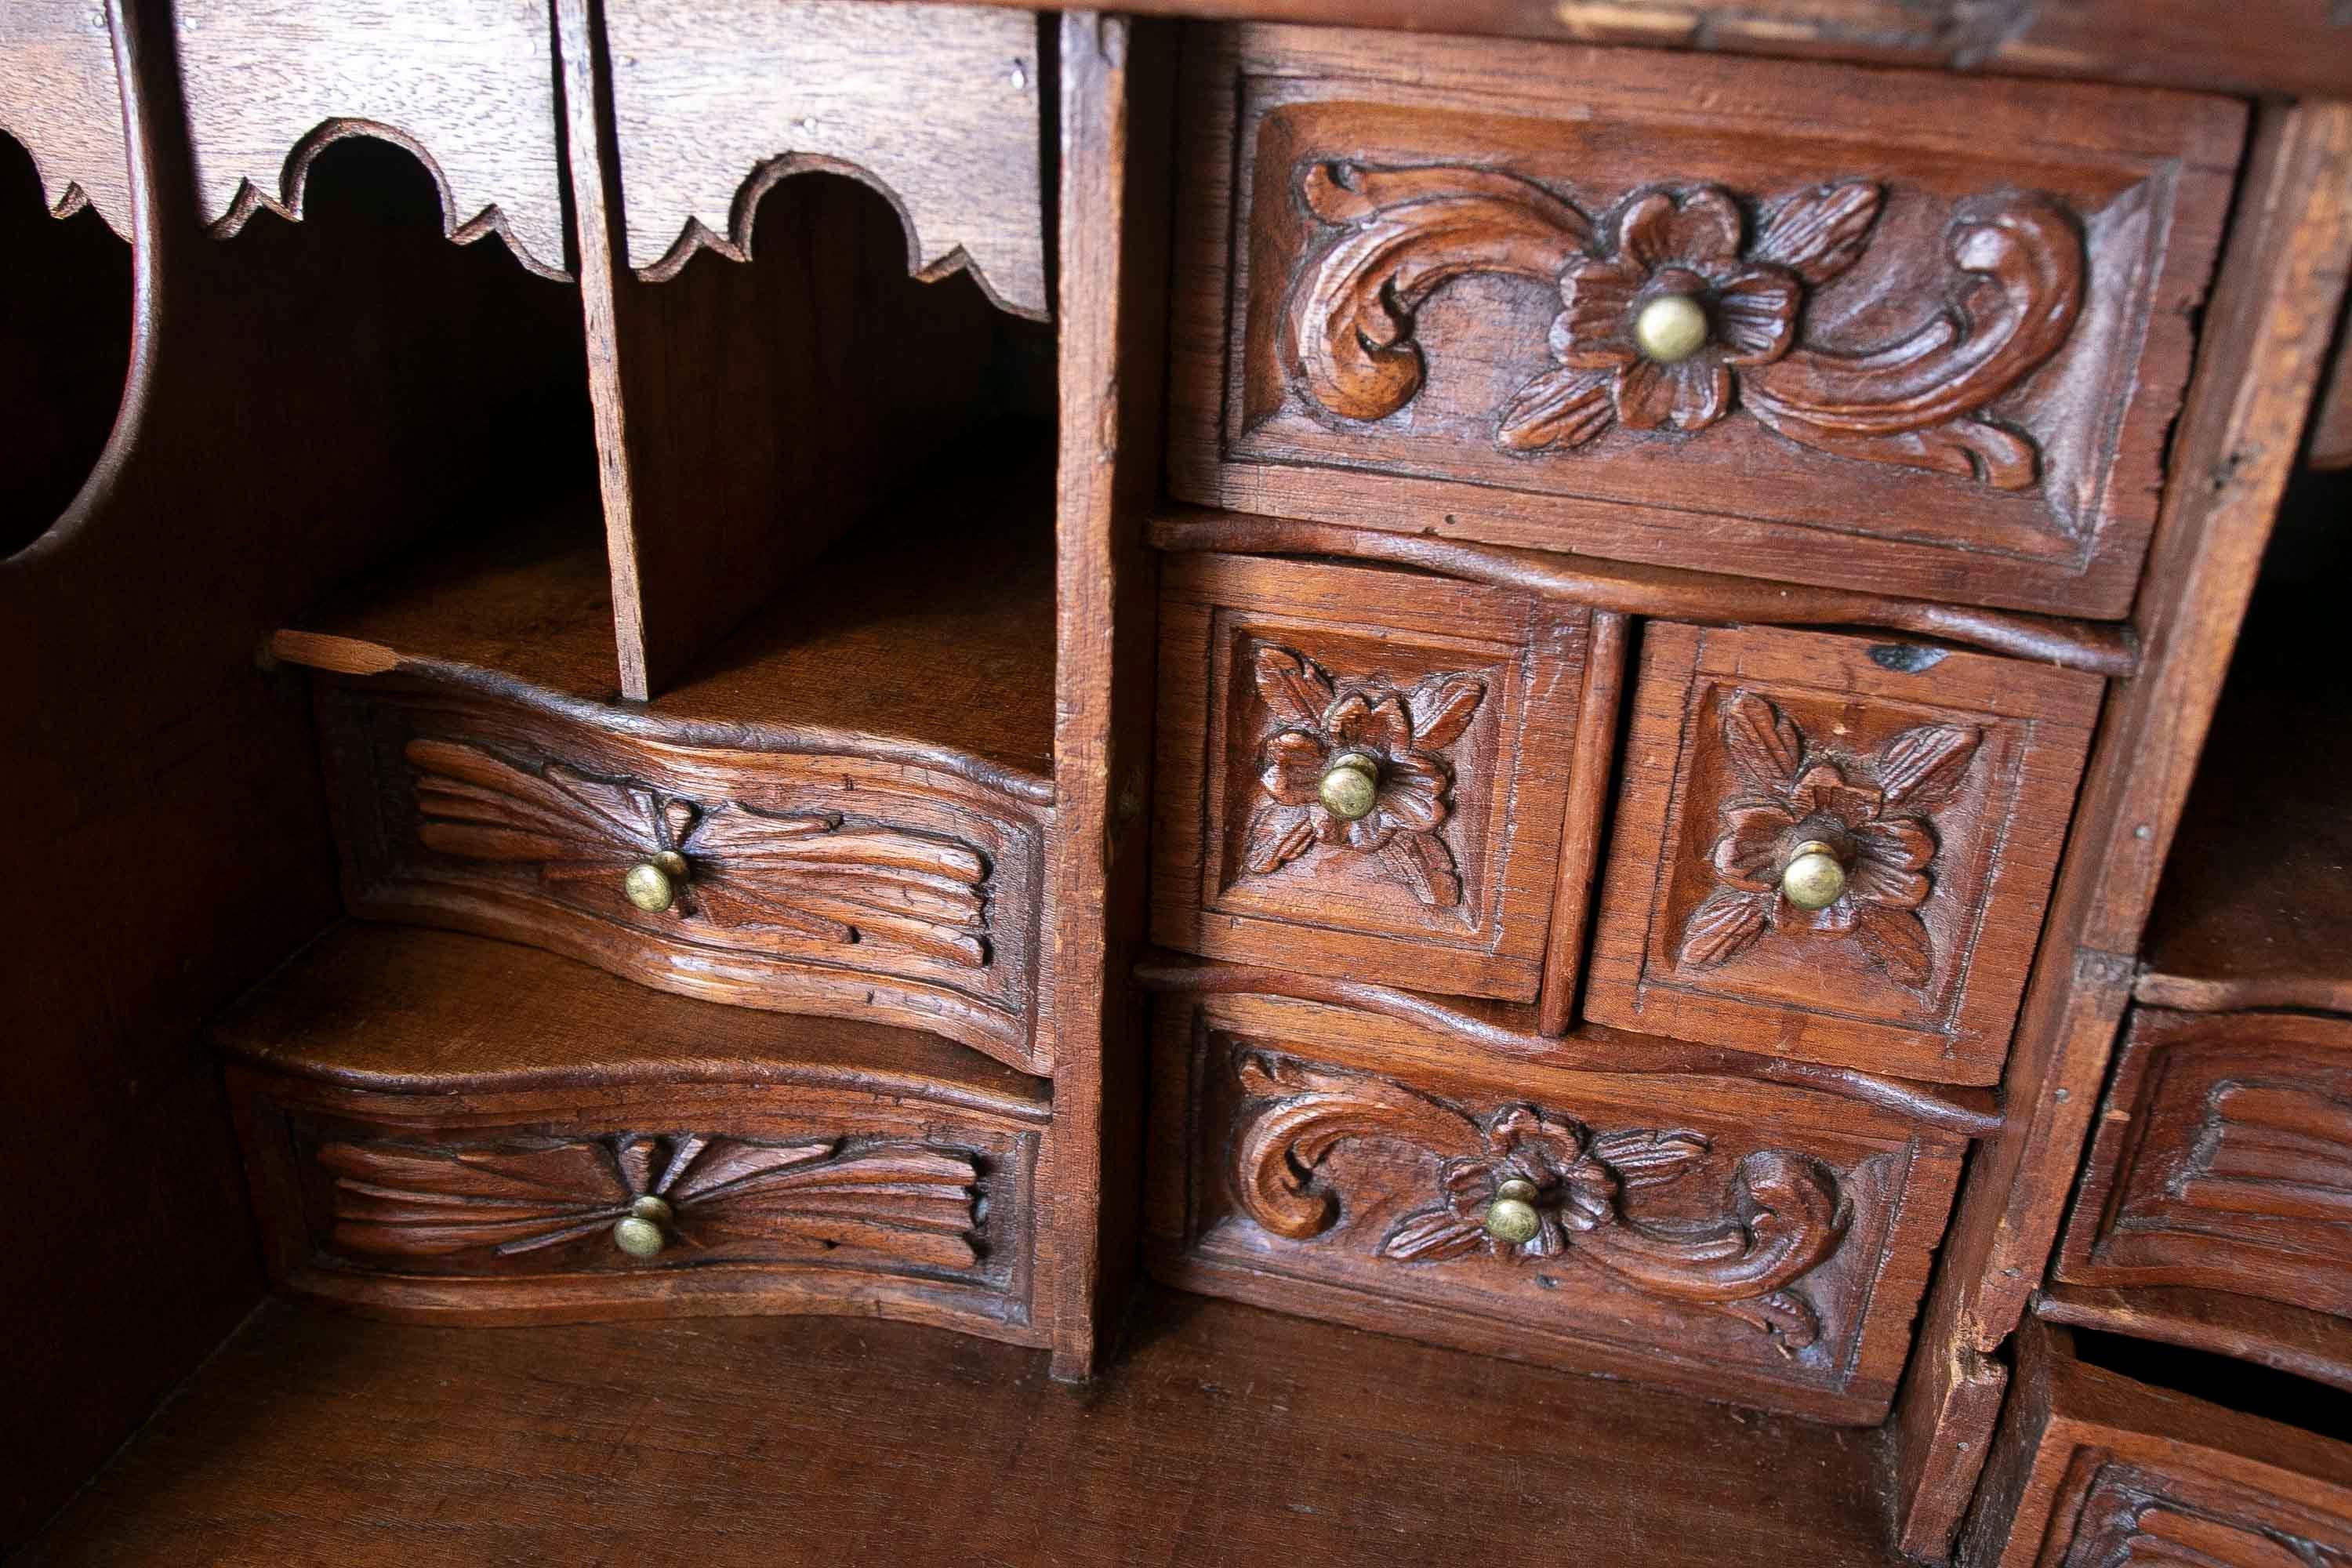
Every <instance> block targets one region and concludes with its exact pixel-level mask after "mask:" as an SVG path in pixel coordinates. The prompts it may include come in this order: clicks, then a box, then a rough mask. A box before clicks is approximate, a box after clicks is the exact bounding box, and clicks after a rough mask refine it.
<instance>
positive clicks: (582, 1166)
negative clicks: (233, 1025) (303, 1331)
mask: <svg viewBox="0 0 2352 1568" xmlns="http://www.w3.org/2000/svg"><path fill="white" fill-rule="evenodd" d="M317 1158H318V1163H319V1164H320V1167H321V1168H322V1169H324V1170H325V1171H327V1172H328V1173H330V1174H331V1175H332V1177H333V1178H334V1192H333V1200H332V1213H333V1216H334V1229H333V1235H332V1241H333V1245H334V1247H336V1248H337V1249H338V1250H339V1251H343V1252H348V1253H357V1254H362V1255H373V1256H377V1257H384V1258H410V1259H422V1258H456V1259H458V1260H460V1261H463V1260H467V1259H468V1258H470V1259H473V1260H475V1261H478V1262H488V1261H490V1260H492V1259H495V1258H513V1257H517V1256H520V1255H523V1254H528V1253H533V1252H539V1251H541V1250H544V1249H546V1248H550V1247H562V1246H564V1245H566V1244H568V1243H572V1242H576V1241H580V1240H583V1239H584V1238H587V1237H592V1236H598V1235H602V1234H604V1233H608V1232H610V1231H611V1230H612V1229H613V1227H614V1226H615V1225H616V1224H618V1223H620V1222H621V1221H623V1220H625V1219H627V1218H629V1217H631V1216H632V1215H642V1213H643V1209H642V1206H641V1205H639V1204H638V1200H640V1199H643V1198H647V1197H651V1198H657V1199H659V1200H661V1202H662V1204H663V1205H667V1211H668V1213H667V1218H666V1219H664V1220H662V1221H661V1222H660V1223H661V1226H662V1233H663V1239H664V1241H665V1242H666V1243H667V1244H671V1245H674V1246H676V1247H677V1248H678V1249H679V1250H680V1252H681V1254H682V1255H683V1256H687V1257H689V1258H690V1257H691V1256H692V1254H693V1253H694V1252H696V1251H697V1250H700V1249H707V1248H718V1247H742V1246H744V1245H747V1244H749V1245H752V1246H755V1247H760V1248H761V1249H763V1250H770V1251H782V1252H786V1253H823V1252H829V1251H831V1250H833V1249H834V1248H835V1247H850V1248H854V1249H856V1250H857V1251H860V1252H865V1253H872V1254H878V1255H881V1256H884V1257H888V1258H897V1259H898V1260H899V1261H902V1262H906V1263H910V1264H917V1265H920V1266H923V1267H927V1268H971V1266H972V1265H973V1264H974V1263H975V1262H977V1261H978V1258H979V1256H980V1254H979V1250H978V1245H979V1219H978V1211H977V1205H978V1203H979V1181H980V1175H979V1170H978V1166H977V1164H976V1163H975V1162H974V1160H973V1157H972V1156H971V1155H970V1154H968V1153H964V1152H960V1151H952V1150H942V1149H934V1148H931V1147H929V1146H928V1145H925V1144H917V1143H872V1142H857V1143H851V1142H841V1141H838V1140H824V1141H818V1142H801V1143H762V1142H751V1141H749V1140H746V1139H740V1138H724V1137H709V1136H706V1135H703V1134H700V1133H674V1134H670V1135H667V1136H658V1137H656V1136H648V1135H645V1134H639V1133H626V1134H621V1135H617V1136H614V1137H608V1138H594V1139H573V1140H562V1139H520V1140H515V1141H511V1142H499V1143H491V1144H488V1145H482V1146H469V1147H448V1146H444V1145H438V1144H415V1143H399V1142H388V1141H352V1142H329V1143H324V1144H321V1145H320V1148H319V1151H318V1156H317Z"/></svg>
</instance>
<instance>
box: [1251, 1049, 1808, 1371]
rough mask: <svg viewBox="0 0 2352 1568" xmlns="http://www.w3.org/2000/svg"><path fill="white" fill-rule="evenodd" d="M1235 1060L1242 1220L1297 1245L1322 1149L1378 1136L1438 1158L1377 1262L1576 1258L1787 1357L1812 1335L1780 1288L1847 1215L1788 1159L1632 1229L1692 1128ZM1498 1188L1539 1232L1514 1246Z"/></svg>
mask: <svg viewBox="0 0 2352 1568" xmlns="http://www.w3.org/2000/svg"><path fill="white" fill-rule="evenodd" d="M1235 1070H1236V1073H1237V1077H1238V1079H1239V1082H1240V1084H1241V1088H1242V1091H1243V1093H1244V1095H1246V1096H1247V1097H1249V1099H1250V1100H1253V1101H1255V1104H1253V1105H1252V1106H1251V1107H1250V1108H1249V1109H1248V1110H1247V1111H1246V1113H1245V1114H1244V1118H1243V1121H1242V1124H1241V1131H1240V1135H1239V1137H1238V1138H1237V1140H1236V1142H1235V1144H1234V1148H1235V1160H1234V1189H1235V1191H1236V1192H1237V1194H1239V1196H1240V1199H1241V1203H1242V1207H1243V1208H1244V1210H1245V1211H1246V1212H1247V1213H1248V1215H1249V1216H1250V1217H1251V1218H1252V1219H1253V1220H1255V1222H1256V1223H1257V1224H1259V1225H1260V1226H1264V1227H1265V1228H1266V1229H1267V1230H1270V1231H1272V1232H1274V1233H1275V1234H1276V1235H1277V1236H1284V1237H1290V1238H1292V1239H1294V1240H1304V1239H1306V1238H1307V1237H1313V1236H1318V1235H1320V1234H1321V1233H1322V1232H1323V1231H1325V1230H1327V1229H1328V1228H1329V1227H1330V1226H1331V1225H1332V1224H1333V1223H1334V1221H1335V1220H1336V1219H1337V1218H1338V1215H1339V1205H1340V1203H1341V1201H1342V1195H1341V1194H1335V1193H1334V1192H1333V1191H1331V1190H1330V1188H1329V1187H1328V1184H1326V1183H1325V1182H1324V1180H1323V1178H1322V1177H1321V1176H1320V1175H1319V1172H1320V1169H1321V1167H1322V1164H1323V1162H1324V1160H1325V1158H1326V1157H1327V1156H1328V1155H1329V1153H1330V1152H1331V1151H1332V1150H1333V1149H1334V1148H1336V1147H1337V1146H1338V1145H1339V1143H1340V1142H1344V1141H1346V1140H1349V1139H1357V1138H1360V1139H1377V1140H1385V1141H1389V1142H1395V1143H1401V1144H1403V1145H1405V1146H1407V1147H1409V1148H1411V1149H1413V1150H1416V1151H1419V1152H1423V1153H1428V1154H1434V1155H1436V1156H1438V1157H1440V1159H1441V1160H1442V1161H1443V1163H1442V1165H1441V1166H1440V1170H1439V1176H1438V1181H1437V1185H1436V1191H1435V1192H1434V1193H1433V1194H1432V1196H1433V1202H1432V1203H1431V1204H1430V1205H1428V1206H1426V1207H1423V1208H1419V1209H1415V1210H1413V1211H1412V1212H1411V1213H1409V1214H1407V1215H1403V1216H1402V1218H1400V1219H1398V1220H1397V1221H1396V1222H1395V1224H1394V1225H1392V1226H1391V1227H1390V1228H1389V1230H1388V1233H1387V1234H1386V1235H1385V1236H1384V1237H1382V1238H1381V1243H1380V1246H1379V1247H1378V1249H1377V1254H1378V1256H1380V1257H1381V1258H1389V1259H1391V1260H1393V1261H1396V1262H1400V1263H1409V1264H1420V1263H1429V1262H1435V1261H1442V1260H1445V1259H1452V1258H1466V1257H1471V1256H1474V1255H1479V1254H1484V1255H1486V1256H1490V1257H1496V1258H1508V1259H1517V1258H1565V1259H1568V1260H1570V1261H1574V1260H1578V1259H1581V1260H1582V1261H1584V1262H1587V1263H1591V1264H1592V1265H1594V1266H1596V1267H1598V1268H1601V1269H1603V1270H1605V1271H1606V1272H1608V1273H1609V1274H1611V1275H1612V1276H1613V1277H1614V1278H1616V1279H1619V1280H1621V1281H1622V1282H1623V1283H1625V1284H1628V1285H1630V1286H1632V1287H1633V1288H1634V1289H1637V1290H1640V1291H1643V1292H1644V1293H1645V1294H1648V1295H1651V1296H1654V1297H1658V1298H1660V1299H1663V1300H1670V1301H1679V1302H1683V1303H1685V1304H1688V1305H1692V1306H1696V1307H1701V1308H1705V1309H1706V1310H1712V1311H1717V1312H1721V1313H1724V1314H1726V1315H1727V1316H1730V1317H1733V1318H1737V1319H1738V1320H1740V1321H1743V1322H1747V1323H1749V1324H1752V1325H1754V1326H1755V1327H1756V1328H1758V1329H1759V1330H1761V1331H1764V1332H1766V1333H1768V1334H1769V1335H1771V1336H1772V1338H1773V1340H1774V1341H1775V1342H1777V1343H1779V1344H1780V1345H1782V1346H1783V1347H1785V1348H1787V1349H1789V1350H1790V1351H1797V1350H1802V1349H1804V1348H1805V1347H1806V1346H1808V1345H1811V1344H1812V1343H1813V1342H1814V1341H1816V1340H1817V1339H1818V1338H1819V1337H1820V1335H1821V1322H1820V1319H1819V1317H1818V1316H1817V1315H1816V1314H1815V1312H1814V1310H1813V1309H1812V1307H1811V1304H1809V1303H1808V1302H1807V1301H1806V1300H1804V1299H1803V1298H1802V1297H1801V1296H1800V1295H1798V1294H1797V1293H1796V1292H1795V1291H1793V1290H1792V1289H1790V1286H1791V1285H1792V1284H1793V1283H1794V1282H1795V1281H1796V1280H1797V1279H1800V1278H1801V1277H1802V1276H1803V1275H1805V1274H1806V1273H1808V1272H1810V1271H1811V1269H1813V1268H1818V1267H1819V1266H1820V1265H1821V1264H1822V1263H1823V1262H1825V1261H1826V1260H1827V1259H1828V1258H1830V1256H1831V1255H1832V1253H1833V1252H1835V1251H1836V1250H1837V1247H1838V1243H1839V1242H1840V1241H1841V1240H1842V1239H1843V1237H1844V1235H1845V1224H1846V1219H1845V1215H1843V1213H1842V1212H1841V1210H1840V1206H1839V1203H1838V1194H1837V1189H1836V1185H1835V1183H1834V1182H1833V1181H1832V1178H1831V1176H1830V1175H1829V1173H1827V1172H1825V1171H1823V1170H1822V1168H1821V1167H1820V1166H1819V1165H1817V1164H1815V1163H1813V1162H1812V1161H1811V1160H1809V1159H1806V1158H1805V1157H1804V1156H1802V1155H1800V1154H1796V1153H1791V1152H1787V1151H1784V1150H1777V1149H1767V1150H1759V1151H1758V1152H1754V1153H1750V1154H1748V1156H1746V1157H1745V1158H1744V1159H1742V1160H1741V1161H1740V1162H1739V1164H1738V1174H1737V1176H1736V1177H1735V1179H1734V1181H1733V1183H1732V1186H1731V1191H1730V1193H1729V1194H1728V1197H1729V1203H1728V1205H1727V1212H1725V1213H1724V1214H1723V1215H1722V1216H1721V1217H1720V1218H1718V1219H1716V1220H1713V1221H1709V1222H1705V1223H1700V1224H1686V1223H1679V1222H1678V1223H1676V1224H1674V1225H1672V1226H1666V1225H1654V1224H1645V1223H1643V1222H1642V1221H1641V1220H1638V1219H1635V1218H1633V1217H1632V1216H1631V1215H1628V1214H1627V1213H1626V1208H1625V1205H1626V1199H1627V1196H1628V1194H1632V1193H1635V1192H1639V1191H1641V1190H1642V1189H1643V1188H1649V1187H1658V1186H1663V1185H1664V1184H1668V1183H1672V1182H1675V1181H1678V1180H1680V1179H1682V1178H1683V1177H1685V1175H1687V1174H1688V1173H1689V1171H1690V1169H1691V1168H1692V1166H1693V1165H1694V1164H1695V1163H1696V1162H1698V1161H1699V1160H1701V1159H1702V1158H1704V1157H1705V1156H1706V1153H1707V1152H1708V1151H1709V1148H1710V1145H1709V1143H1708V1141H1707V1140H1706V1138H1705V1137H1704V1136H1702V1135H1700V1134H1699V1133H1696V1132H1693V1131H1662V1130H1653V1129H1642V1130H1636V1131H1618V1132H1596V1131H1592V1130H1591V1129H1590V1128H1588V1127H1586V1126H1584V1125H1583V1124H1582V1123H1580V1122H1578V1121H1570V1120H1569V1119H1567V1118H1565V1117H1559V1116H1554V1115H1550V1114H1548V1113H1546V1112H1545V1111H1542V1110H1538V1109H1537V1108H1536V1107H1534V1106H1531V1105H1508V1106H1505V1107H1503V1108H1501V1109H1500V1110H1496V1111H1495V1112H1493V1113H1492V1114H1490V1115H1488V1116H1487V1117H1486V1118H1485V1119H1483V1120H1479V1119H1474V1118H1473V1117H1471V1116H1470V1115H1468V1114H1466V1113H1465V1112H1464V1111H1461V1110H1456V1109H1455V1108H1454V1107H1453V1106H1451V1105H1447V1104H1445V1103H1444V1102H1443V1101H1441V1100H1433V1099H1432V1098H1430V1097H1428V1096H1426V1095H1423V1094H1420V1093H1418V1092H1416V1091H1414V1090H1412V1089H1407V1088H1405V1087H1404V1086H1403V1085H1402V1084H1398V1083H1394V1082H1391V1081H1390V1080H1388V1079H1380V1078H1373V1077H1370V1076H1366V1075H1361V1074H1356V1073H1344V1072H1336V1071H1332V1070H1329V1069H1327V1068H1311V1067H1307V1066H1305V1065H1303V1064H1301V1063H1298V1062H1296V1061H1292V1060H1289V1059H1287V1058H1277V1057H1273V1056H1268V1055H1265V1054H1259V1053H1254V1054H1250V1055H1246V1056H1244V1057H1243V1058H1241V1060H1240V1062H1239V1063H1238V1064H1237V1067H1236V1069H1235ZM1505 1182H1520V1183H1525V1184H1528V1185H1530V1186H1532V1187H1533V1188H1534V1189H1535V1196H1534V1198H1533V1199H1532V1204H1533V1206H1534V1208H1535V1211H1536V1214H1537V1215H1538V1226H1537V1228H1536V1230H1535V1234H1534V1235H1533V1236H1532V1237H1529V1239H1528V1240H1527V1241H1525V1242H1523V1243H1513V1242H1509V1241H1505V1240H1500V1239H1497V1238H1496V1237H1495V1236H1493V1235H1492V1234H1490V1233H1489V1232H1488V1230H1487V1228H1486V1211H1487V1208H1488V1206H1489V1205H1491V1204H1493V1203H1494V1201H1495V1198H1496V1190H1497V1189H1498V1188H1499V1187H1500V1186H1501V1185H1502V1184H1504V1183H1505Z"/></svg>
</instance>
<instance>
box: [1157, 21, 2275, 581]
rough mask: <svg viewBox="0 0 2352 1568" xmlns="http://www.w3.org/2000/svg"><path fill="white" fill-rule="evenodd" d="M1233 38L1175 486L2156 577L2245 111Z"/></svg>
mask: <svg viewBox="0 0 2352 1568" xmlns="http://www.w3.org/2000/svg"><path fill="white" fill-rule="evenodd" d="M1211 37H1213V44H1212V45H1211V47H1207V48H1205V49H1203V50H1202V58H1199V59H1197V60H1196V62H1195V65H1196V68H1195V69H1194V71H1193V72H1192V80H1191V86H1190V88H1189V89H1188V92H1189V94H1190V96H1189V98H1188V103H1187V115H1186V121H1185V122H1186V123H1187V124H1188V125H1190V126H1191V127H1192V132H1191V141H1190V143H1189V146H1188V149H1187V156H1186V158H1185V159H1184V167H1185V168H1186V170H1187V171H1188V174H1190V184H1189V187H1188V190H1187V193H1186V195H1185V196H1184V198H1183V201H1182V205H1181V215H1182V216H1181V224H1182V228H1181V236H1180V237H1181V245H1182V247H1183V248H1182V251H1181V262H1180V273H1179V278H1178V299H1177V308H1178V310H1179V311H1180V313H1181V325H1180V327H1179V330H1178V331H1177V332H1176V334H1175V338H1174V340H1173V342H1174V350H1175V357H1176V363H1175V367H1174V377H1175V382H1174V385H1175V394H1176V407H1175V416H1174V421H1173V425H1172V428H1171V440H1172V447H1171V476H1172V484H1173V487H1174V489H1176V490H1177V492H1178V493H1179V494H1180V495H1182V496H1183V497H1185V498H1186V499H1188V500H1199V501H1203V502H1210V503H1213V504H1219V505H1223V506H1227V507H1231V508H1235V509H1238V510H1246V511H1257V512H1271V513H1276V514H1279V515H1285V516H1294V517H1307V518H1318V519H1322V520H1326V521H1339V522H1349V523H1356V524H1361V525H1367V526H1374V527H1381V528H1391V529H1397V530H1401V531H1408V532H1420V531H1438V532H1445V533H1458V534H1462V535H1465V536H1468V537H1472V538H1478V539H1486V540H1492V541H1496V542H1502V543H1507V544H1522V545H1538V546H1543V547H1548V548H1554V549H1569V550H1575V551H1580V552H1589V553H1595V554H1603V555H1612V556H1616V557H1619V558H1623V559H1632V560H1639V561H1652V562H1659V563H1674V564H1681V565H1689V566H1697V567H1703V568H1706V569H1709V570H1714V571H1728V572H1738V573H1745V574H1754V575H1759V576H1771V577H1783V578H1788V579H1790V580H1793V581H1799V582H1807V583H1820V584H1838V585H1843V586H1849V587H1856V588H1864V589H1875V590H1882V591H1891V592H1896V593H1906V594H1914V595H1923V596H1927V597H1932V598H1937V599H1960V600H1967V601H1970V602H1977V603H1985V604H1996V605H2011V606H2016V607H2020V608H2027V609H2042V610H2053V611H2061V612H2066V613H2073V614H2080V615H2089V616H2122V615H2123V614H2124V613H2125V611H2126V609H2127V608H2128V607H2129V605H2130V600H2131V595H2132V590H2133V586H2134V584H2135V582H2136V581H2137V576H2138V572H2139V562H2140V557H2141V554H2142V552H2143V551H2144V549H2145V547H2146V544H2147V536H2148V533H2149V531H2150V529H2151V527H2152V525H2153V522H2154V519H2155V515H2156V508H2157V499H2158V489H2159V488H2160V484H2161V479H2162V471H2161V470H2162V462H2163V452H2164V443H2165V439H2166V433H2167V430H2168V425H2169V423H2170V421H2171V418H2172V416H2173V414H2174V413H2175V411H2176V409H2177V408H2178V405H2179V395H2180V392H2181V388H2182V385H2183V384H2184V382H2185V380H2186V377H2187V372H2188V367H2189V351H2190V346H2191V344H2190V326H2189V323H2190V319H2191V317H2192V316H2193V312H2194V307H2195V305H2196V304H2197V302H2198V301H2199V300H2200V298H2201V297H2202V294H2203V292H2204V289H2205V287H2206V284H2207V281H2208V278H2209V275H2210V269H2211V265H2212V255H2213V250H2214V247H2215V242H2216V237H2217V235H2218V233H2219V231H2220V227H2221V221H2222V218H2223V216H2224V212H2225V209H2226V206H2227V203H2228V200H2229V194H2230V188H2231V176H2232V171H2233V169H2234V166H2235V164H2236V162H2237V158H2238V153H2239V149H2240V143H2241V141H2242V135H2243V121H2244V116H2243V111H2242V109H2241V108H2240V107H2239V106H2238V105H2236V104H2233V103H2230V102H2227V101H2224V100H2218V99H2207V98H2197V97H2191V96H2188V95H2185V94H2178V93H2159V92H2149V91H2132V90H2118V89H2106V88H2084V87H2075V86H2061V85H2056V84H2040V83H2034V84H2028V83H2022V82H1989V81H1984V82H1979V81H1956V80H1951V79H1944V78H1937V77H1931V76H1927V75H1919V74H1906V73H1900V72H1884V71H1870V70H1862V69H1855V68H1845V67H1834V66H1816V65H1809V64H1796V63H1782V62H1769V63H1768V62H1761V61H1742V60H1730V59H1710V58H1698V57H1694V56H1690V55H1686V54H1673V55H1664V54H1651V53H1645V52H1643V51H1639V50H1627V49H1620V50H1603V49H1585V48H1570V47H1546V46H1543V45H1538V44H1529V43H1524V42H1517V41H1514V42H1509V43H1487V42H1481V41H1476V40H1470V39H1443V38H1431V37H1418V36H1411V35H1402V34H1385V35H1373V34H1347V33H1342V32H1340V31H1339V30H1337V29H1325V28H1290V27H1280V26H1238V27H1233V28H1228V29H1223V30H1220V31H1218V32H1216V33H1214V34H1213V35H1212V36H1211Z"/></svg>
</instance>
